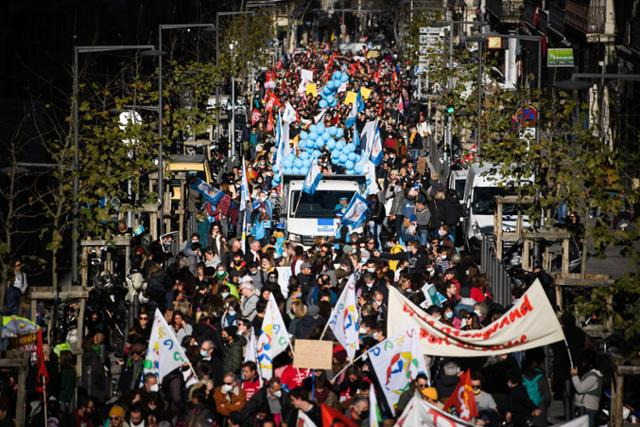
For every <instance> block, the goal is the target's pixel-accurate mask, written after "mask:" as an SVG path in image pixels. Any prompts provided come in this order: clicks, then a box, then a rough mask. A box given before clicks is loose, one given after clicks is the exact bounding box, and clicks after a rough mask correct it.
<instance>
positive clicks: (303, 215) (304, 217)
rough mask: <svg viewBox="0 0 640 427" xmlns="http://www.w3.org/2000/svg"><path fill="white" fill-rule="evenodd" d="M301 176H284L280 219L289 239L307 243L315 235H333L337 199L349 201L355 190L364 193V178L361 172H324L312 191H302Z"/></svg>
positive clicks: (309, 244)
mask: <svg viewBox="0 0 640 427" xmlns="http://www.w3.org/2000/svg"><path fill="white" fill-rule="evenodd" d="M304 179H305V177H304V176H301V175H284V176H283V180H282V182H283V191H282V205H281V209H280V222H284V223H285V224H286V231H287V234H288V236H289V237H288V239H289V240H290V241H292V242H296V243H299V244H302V245H303V246H306V247H308V246H311V245H312V244H313V239H314V238H315V237H317V236H326V237H331V236H334V234H335V225H336V223H335V218H336V211H337V207H338V205H339V204H340V199H341V198H343V197H346V198H347V200H348V201H350V200H351V198H352V197H353V195H354V194H355V193H356V192H360V193H364V190H365V182H366V179H365V177H364V176H361V175H327V176H324V177H323V178H322V180H321V181H320V183H319V184H318V188H317V189H316V192H315V193H314V194H313V195H310V194H307V193H304V192H303V191H302V185H303V183H304ZM353 231H361V229H360V230H353Z"/></svg>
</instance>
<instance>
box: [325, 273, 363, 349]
mask: <svg viewBox="0 0 640 427" xmlns="http://www.w3.org/2000/svg"><path fill="white" fill-rule="evenodd" d="M327 326H328V327H329V328H331V331H332V332H333V336H334V337H336V340H338V342H339V343H340V344H341V345H342V346H343V347H344V348H345V350H346V351H347V357H348V358H349V360H353V358H354V356H355V355H356V351H357V350H358V348H359V347H360V345H359V344H360V341H359V335H358V334H359V332H358V330H359V329H360V322H359V318H358V305H357V302H356V277H355V275H354V274H352V275H351V276H350V277H349V280H348V281H347V284H346V286H345V287H344V289H343V290H342V293H341V294H340V298H338V301H337V303H336V305H335V307H334V308H333V310H332V311H331V316H329V321H328V322H327ZM325 330H326V327H325ZM323 336H324V331H323ZM321 339H322V338H321Z"/></svg>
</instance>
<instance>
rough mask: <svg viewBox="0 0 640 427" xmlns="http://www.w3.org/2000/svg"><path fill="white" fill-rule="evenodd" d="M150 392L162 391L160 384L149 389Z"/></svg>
mask: <svg viewBox="0 0 640 427" xmlns="http://www.w3.org/2000/svg"><path fill="white" fill-rule="evenodd" d="M149 390H150V391H158V390H160V387H159V386H158V384H154V385H152V386H151V387H149Z"/></svg>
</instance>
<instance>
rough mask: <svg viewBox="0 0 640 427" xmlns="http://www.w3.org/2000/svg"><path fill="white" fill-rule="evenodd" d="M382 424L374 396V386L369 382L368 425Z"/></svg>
mask: <svg viewBox="0 0 640 427" xmlns="http://www.w3.org/2000/svg"><path fill="white" fill-rule="evenodd" d="M380 424H382V414H381V413H380V407H379V406H378V399H377V398H376V388H375V386H374V385H373V383H371V384H369V427H379V426H380Z"/></svg>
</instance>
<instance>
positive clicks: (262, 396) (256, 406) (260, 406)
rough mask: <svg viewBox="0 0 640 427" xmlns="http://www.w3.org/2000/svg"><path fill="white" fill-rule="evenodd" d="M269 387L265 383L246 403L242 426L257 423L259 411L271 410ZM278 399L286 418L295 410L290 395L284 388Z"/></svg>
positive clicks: (251, 426) (251, 425)
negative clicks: (256, 418) (256, 417)
mask: <svg viewBox="0 0 640 427" xmlns="http://www.w3.org/2000/svg"><path fill="white" fill-rule="evenodd" d="M267 388H268V386H267V385H266V384H265V385H264V386H263V387H262V388H261V389H260V390H258V391H257V392H256V394H254V395H253V397H252V398H251V399H249V401H248V402H247V404H246V405H245V407H244V410H243V411H242V424H241V425H242V427H253V426H254V425H255V416H256V414H257V413H258V412H266V413H269V412H270V411H269V402H268V400H267V399H268V398H267V393H268V392H267ZM278 401H279V402H280V408H281V409H280V411H281V412H280V413H281V415H282V419H283V420H286V419H287V416H288V415H289V413H290V412H291V411H294V410H295V408H293V407H292V406H291V399H289V395H288V394H287V393H285V392H284V390H283V391H282V395H281V396H280V397H279V398H278Z"/></svg>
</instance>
